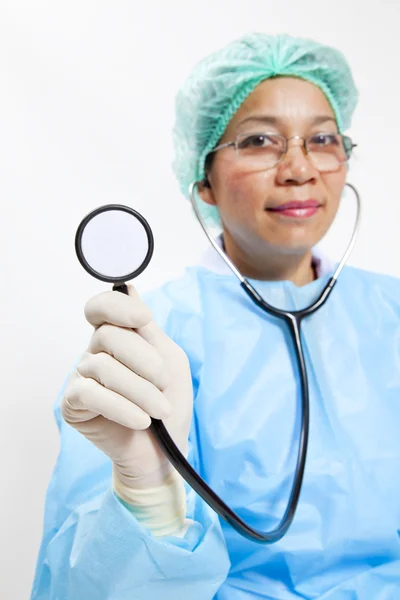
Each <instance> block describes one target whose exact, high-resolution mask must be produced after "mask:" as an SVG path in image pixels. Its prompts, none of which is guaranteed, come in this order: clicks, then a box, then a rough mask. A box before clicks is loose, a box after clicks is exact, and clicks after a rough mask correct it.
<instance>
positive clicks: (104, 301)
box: [84, 285, 151, 329]
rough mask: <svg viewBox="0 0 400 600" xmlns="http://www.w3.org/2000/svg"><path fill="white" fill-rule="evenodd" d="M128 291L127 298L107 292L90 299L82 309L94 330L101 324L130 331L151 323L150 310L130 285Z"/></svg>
mask: <svg viewBox="0 0 400 600" xmlns="http://www.w3.org/2000/svg"><path fill="white" fill-rule="evenodd" d="M128 290H129V296H128V295H126V294H121V292H117V291H108V292H102V293H101V294H97V295H96V296H93V298H90V299H89V300H88V301H87V302H86V304H85V308H84V312H85V317H86V319H87V321H88V322H89V323H90V324H91V325H93V327H95V328H97V327H99V326H101V325H103V323H109V324H110V325H117V326H119V327H127V328H132V329H135V328H137V327H143V326H144V325H147V323H149V322H150V321H151V310H150V309H149V307H148V306H147V305H146V304H145V303H144V302H143V301H142V300H141V298H140V297H139V295H138V293H137V292H136V290H135V288H134V287H133V286H132V285H129V286H128Z"/></svg>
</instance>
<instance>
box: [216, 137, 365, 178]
mask: <svg viewBox="0 0 400 600" xmlns="http://www.w3.org/2000/svg"><path fill="white" fill-rule="evenodd" d="M246 135H251V133H250V132H249V133H239V134H238V135H237V136H236V138H235V140H234V141H232V142H225V143H224V144H220V145H219V146H216V147H215V148H213V149H212V150H210V152H209V153H208V154H207V157H206V160H207V158H208V157H209V156H210V155H211V154H213V153H214V152H217V151H218V150H222V149H223V148H229V147H231V146H233V147H234V148H235V151H236V152H238V151H240V148H238V138H239V137H241V136H246ZM253 135H265V136H268V135H274V136H276V137H280V138H283V139H284V140H285V149H284V151H283V152H282V156H281V157H280V159H279V160H278V161H277V162H276V163H274V164H273V165H272V166H271V167H268V169H273V168H274V167H276V165H278V164H279V163H280V162H281V161H282V160H283V158H284V157H285V155H286V153H287V151H288V147H289V145H288V142H289V141H290V140H303V145H302V146H301V147H302V148H303V150H304V153H305V155H306V156H307V155H308V150H307V140H308V139H309V138H310V137H314V136H318V135H336V136H337V135H338V136H340V137H341V138H342V141H343V140H344V139H348V140H350V142H351V146H350V149H349V150H348V152H349V156H346V160H344V161H342V162H340V163H339V164H340V165H341V164H343V163H345V162H347V161H348V160H349V159H350V157H351V153H352V151H353V148H356V147H357V146H358V144H353V140H352V139H351V137H350V136H348V135H343V134H342V133H338V132H331V131H329V132H327V131H319V132H318V133H313V134H311V135H308V136H306V137H304V136H302V135H292V136H291V137H289V138H287V137H286V136H284V135H282V134H281V133H275V132H272V131H265V132H257V131H255V132H254V134H253ZM343 147H344V150H345V153H346V155H347V150H346V146H345V144H344V143H343ZM314 168H316V167H314ZM268 169H265V170H268ZM318 170H319V169H317V171H318Z"/></svg>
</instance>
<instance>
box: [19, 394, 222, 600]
mask: <svg viewBox="0 0 400 600" xmlns="http://www.w3.org/2000/svg"><path fill="white" fill-rule="evenodd" d="M65 385H66V384H64V387H63V389H62V390H61V392H60V395H59V397H58V399H57V401H56V405H55V408H54V413H55V419H56V422H57V425H58V428H59V431H60V441H61V448H60V453H59V456H58V460H57V464H56V467H55V470H54V473H53V477H52V480H51V482H50V485H49V488H48V492H47V497H46V505H45V515H44V531H43V538H42V544H41V548H40V552H39V557H38V562H37V568H36V574H35V581H34V585H33V590H32V596H31V600H83V599H84V600H106V599H107V600H125V599H126V600H128V599H129V600H132V599H133V598H134V599H135V600H139V599H140V600H147V599H149V600H150V599H151V600H154V598H158V597H160V598H162V599H163V600H177V598H190V599H191V600H197V599H198V600H207V599H210V600H211V599H212V598H213V597H214V595H215V593H216V592H217V590H218V588H219V587H220V586H221V585H222V583H223V581H224V580H225V578H226V576H227V573H228V570H229V559H228V555H227V551H226V547H225V542H224V538H223V535H222V532H221V528H220V525H219V521H218V518H217V515H216V514H215V513H214V512H213V511H212V510H211V509H210V508H209V507H208V506H207V505H206V504H205V503H204V502H203V501H202V500H201V499H200V498H199V497H198V496H197V495H195V494H194V492H193V491H189V492H188V506H190V507H191V508H190V509H189V512H188V514H187V517H188V518H189V519H192V520H193V523H192V524H190V525H189V527H188V529H187V531H186V533H185V535H184V537H182V538H179V537H176V536H168V537H158V538H156V537H154V536H153V535H152V534H151V533H150V531H149V530H147V529H146V528H145V527H143V526H142V525H141V524H140V522H139V521H138V520H137V519H136V518H135V516H133V514H132V512H131V511H130V510H128V509H127V508H125V506H124V505H123V504H122V502H120V501H119V499H118V498H117V496H116V495H115V492H114V491H113V489H112V478H111V472H112V463H111V461H110V460H109V459H108V458H107V457H106V456H105V455H104V454H103V453H102V452H101V451H100V450H98V449H97V448H96V447H95V446H94V445H93V444H91V443H90V442H89V441H88V440H87V439H86V438H84V437H83V436H82V435H80V434H79V433H78V432H77V431H75V430H74V429H73V428H72V427H70V426H69V425H68V424H67V423H65V421H64V420H63V419H62V418H61V415H60V400H61V398H62V396H63V392H64V389H65ZM196 454H197V452H196V448H194V447H191V448H190V453H189V460H190V462H191V463H192V464H193V465H194V466H195V467H196V464H195V463H196V458H195V457H196Z"/></svg>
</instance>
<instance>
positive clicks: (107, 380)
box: [77, 352, 171, 419]
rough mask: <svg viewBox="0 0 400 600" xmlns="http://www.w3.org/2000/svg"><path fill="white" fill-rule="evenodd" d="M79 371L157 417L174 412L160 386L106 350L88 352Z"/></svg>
mask: <svg viewBox="0 0 400 600" xmlns="http://www.w3.org/2000/svg"><path fill="white" fill-rule="evenodd" d="M77 371H78V372H79V373H80V374H81V375H82V376H83V377H90V378H91V379H94V380H95V381H97V382H98V383H100V384H101V385H102V386H104V387H106V388H108V389H109V390H112V391H113V392H116V393H117V394H119V395H120V396H124V398H127V399H128V400H129V401H130V402H133V403H134V404H136V405H137V406H139V407H140V408H141V409H142V410H143V411H144V412H145V413H147V414H148V415H150V416H151V417H153V418H155V419H165V418H167V417H168V416H169V415H170V414H171V405H170V403H169V402H168V400H167V399H166V397H165V396H164V395H163V394H162V393H161V392H160V390H159V389H158V388H157V387H155V386H154V385H153V384H152V383H150V382H149V381H147V380H146V379H143V377H140V376H139V375H137V374H136V373H134V372H133V371H131V370H130V369H129V368H128V367H126V366H125V365H123V364H122V363H121V362H119V361H118V360H116V359H115V358H113V357H112V356H110V355H109V354H107V353H105V352H99V353H98V354H91V353H89V352H85V354H84V355H83V358H82V360H81V362H80V363H79V365H78V366H77Z"/></svg>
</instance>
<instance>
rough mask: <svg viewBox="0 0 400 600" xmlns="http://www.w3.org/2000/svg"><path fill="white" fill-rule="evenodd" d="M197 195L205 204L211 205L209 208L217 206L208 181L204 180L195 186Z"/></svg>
mask: <svg viewBox="0 0 400 600" xmlns="http://www.w3.org/2000/svg"><path fill="white" fill-rule="evenodd" d="M197 193H198V195H199V196H200V198H201V199H202V200H203V202H205V203H206V204H211V206H216V205H217V202H216V200H215V196H214V192H213V189H212V187H211V184H210V182H209V181H208V179H204V180H203V181H201V182H200V183H198V184H197Z"/></svg>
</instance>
